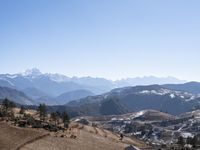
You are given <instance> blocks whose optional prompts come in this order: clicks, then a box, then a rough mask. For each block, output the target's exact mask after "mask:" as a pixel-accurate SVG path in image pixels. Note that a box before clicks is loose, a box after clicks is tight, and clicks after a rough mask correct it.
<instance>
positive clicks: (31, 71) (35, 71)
mask: <svg viewBox="0 0 200 150" xmlns="http://www.w3.org/2000/svg"><path fill="white" fill-rule="evenodd" d="M41 74H42V73H41V72H40V70H39V69H37V68H32V69H27V70H25V71H23V72H22V75H24V76H39V75H41Z"/></svg>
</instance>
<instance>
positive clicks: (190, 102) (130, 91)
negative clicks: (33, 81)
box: [66, 85, 199, 115]
mask: <svg viewBox="0 0 200 150" xmlns="http://www.w3.org/2000/svg"><path fill="white" fill-rule="evenodd" d="M196 105H199V98H198V95H194V94H191V93H188V92H182V91H176V90H171V89H168V88H164V87H162V86H159V85H150V86H136V87H126V88H118V89H114V90H112V91H111V92H108V93H105V94H102V95H98V96H90V97H87V98H84V99H81V100H78V101H73V102H70V103H68V104H67V105H66V106H68V107H73V108H76V109H77V110H79V111H80V112H81V113H83V114H86V115H119V114H124V113H127V112H133V111H140V110H144V109H155V110H160V111H163V112H168V113H170V114H174V115H177V114H181V113H183V112H186V111H189V110H191V109H192V108H193V107H194V106H196Z"/></svg>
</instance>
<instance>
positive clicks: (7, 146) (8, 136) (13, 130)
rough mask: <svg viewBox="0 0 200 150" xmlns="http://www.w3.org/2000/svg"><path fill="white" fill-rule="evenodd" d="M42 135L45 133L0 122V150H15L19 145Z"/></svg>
mask: <svg viewBox="0 0 200 150" xmlns="http://www.w3.org/2000/svg"><path fill="white" fill-rule="evenodd" d="M44 134H46V133H44V132H40V131H36V130H30V129H22V128H18V127H13V126H11V125H9V124H7V123H5V122H0V150H15V149H16V148H17V147H19V146H20V145H22V144H24V143H26V142H28V141H30V140H33V139H35V138H37V137H39V136H41V135H44Z"/></svg>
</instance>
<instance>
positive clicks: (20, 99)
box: [0, 87, 35, 105]
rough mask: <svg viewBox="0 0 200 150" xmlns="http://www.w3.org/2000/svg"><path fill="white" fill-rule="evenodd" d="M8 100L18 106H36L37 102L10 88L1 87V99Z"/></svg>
mask: <svg viewBox="0 0 200 150" xmlns="http://www.w3.org/2000/svg"><path fill="white" fill-rule="evenodd" d="M5 98H8V99H9V100H11V101H14V102H15V103H18V104H24V105H34V104H35V102H34V101H33V100H31V99H30V98H29V97H27V96H26V95H25V94H24V93H23V92H21V91H18V90H15V89H11V88H8V87H0V99H1V100H2V99H5Z"/></svg>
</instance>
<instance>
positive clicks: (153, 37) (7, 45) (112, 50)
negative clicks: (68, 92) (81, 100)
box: [0, 0, 200, 81]
mask: <svg viewBox="0 0 200 150" xmlns="http://www.w3.org/2000/svg"><path fill="white" fill-rule="evenodd" d="M199 8H200V1H198V0H190V1H189V0H166V1H163V0H151V1H150V0H123V1H122V0H70V1H69V0H17V1H16V0H1V1H0V61H1V63H0V73H16V72H19V71H21V70H24V69H27V68H32V67H37V68H39V69H40V70H41V71H42V72H52V73H54V72H57V73H62V74H65V75H68V76H94V77H106V78H109V79H119V78H126V77H135V76H148V75H154V76H174V77H177V78H180V79H185V80H196V81H200V69H199V64H200V9H199Z"/></svg>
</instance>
